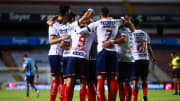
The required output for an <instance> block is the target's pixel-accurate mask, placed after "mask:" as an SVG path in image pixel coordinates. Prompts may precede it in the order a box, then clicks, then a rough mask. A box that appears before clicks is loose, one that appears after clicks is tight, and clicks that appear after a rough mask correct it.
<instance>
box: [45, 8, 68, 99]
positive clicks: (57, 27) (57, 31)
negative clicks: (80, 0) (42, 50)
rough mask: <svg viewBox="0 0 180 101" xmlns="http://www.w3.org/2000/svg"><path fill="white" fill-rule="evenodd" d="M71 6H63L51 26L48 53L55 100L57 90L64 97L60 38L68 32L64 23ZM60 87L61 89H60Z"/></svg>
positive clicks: (60, 96) (51, 93) (52, 94)
mask: <svg viewBox="0 0 180 101" xmlns="http://www.w3.org/2000/svg"><path fill="white" fill-rule="evenodd" d="M69 10H70V7H69V6H61V7H60V12H59V16H58V17H57V20H56V21H54V22H52V23H51V24H52V25H51V26H49V43H50V50H49V54H48V59H49V63H50V67H51V75H52V84H51V89H50V101H55V100H56V96H57V92H58V91H59V99H60V101H63V97H62V86H63V78H62V75H61V69H62V66H61V62H62V54H63V49H62V48H60V46H59V45H60V42H61V40H59V38H60V37H61V36H63V35H64V34H65V33H67V28H66V25H65V24H63V22H64V21H65V18H66V16H67V15H68V14H69ZM58 89H59V90H58Z"/></svg>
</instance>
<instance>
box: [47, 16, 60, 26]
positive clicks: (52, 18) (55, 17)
mask: <svg viewBox="0 0 180 101" xmlns="http://www.w3.org/2000/svg"><path fill="white" fill-rule="evenodd" d="M56 19H58V15H56V16H53V17H51V18H50V19H49V20H48V21H47V22H46V23H47V24H48V25H49V26H51V25H52V23H53V22H54V21H55V20H56Z"/></svg>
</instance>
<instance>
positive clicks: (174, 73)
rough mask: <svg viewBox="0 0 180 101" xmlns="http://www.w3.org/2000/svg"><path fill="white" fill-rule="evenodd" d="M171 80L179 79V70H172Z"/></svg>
mask: <svg viewBox="0 0 180 101" xmlns="http://www.w3.org/2000/svg"><path fill="white" fill-rule="evenodd" d="M172 74H173V78H180V68H176V69H173V71H172Z"/></svg>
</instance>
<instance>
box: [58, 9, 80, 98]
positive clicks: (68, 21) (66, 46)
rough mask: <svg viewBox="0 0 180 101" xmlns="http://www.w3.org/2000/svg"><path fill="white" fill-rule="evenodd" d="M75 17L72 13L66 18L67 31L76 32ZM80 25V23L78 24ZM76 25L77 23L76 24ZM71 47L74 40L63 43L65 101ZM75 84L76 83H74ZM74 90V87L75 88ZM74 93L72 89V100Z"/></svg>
mask: <svg viewBox="0 0 180 101" xmlns="http://www.w3.org/2000/svg"><path fill="white" fill-rule="evenodd" d="M75 17H76V15H75V14H74V13H72V12H71V13H70V14H69V16H68V17H67V18H66V22H65V23H66V26H67V31H68V32H71V31H73V30H75V28H74V26H73V24H72V23H73V22H74V21H75ZM77 23H78V22H77ZM74 24H75V23H74ZM71 45H72V40H71V39H67V40H64V41H62V42H61V47H62V48H63V49H64V51H63V79H64V85H63V90H62V93H63V94H62V95H63V96H64V99H63V101H65V89H66V84H67V82H66V81H67V80H66V79H67V77H66V76H67V74H66V70H67V62H68V60H69V58H70V50H71ZM74 82H75V81H74ZM72 88H74V85H73V87H72ZM73 91H74V89H72V91H71V96H70V98H71V100H72V97H73Z"/></svg>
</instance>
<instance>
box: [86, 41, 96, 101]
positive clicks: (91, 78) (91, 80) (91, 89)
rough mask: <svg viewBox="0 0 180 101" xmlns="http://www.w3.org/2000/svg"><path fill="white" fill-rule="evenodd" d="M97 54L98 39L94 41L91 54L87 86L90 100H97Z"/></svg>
mask: <svg viewBox="0 0 180 101" xmlns="http://www.w3.org/2000/svg"><path fill="white" fill-rule="evenodd" d="M96 56H97V41H94V42H93V44H92V46H91V51H90V55H89V69H88V80H87V87H86V92H87V98H88V101H96Z"/></svg>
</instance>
